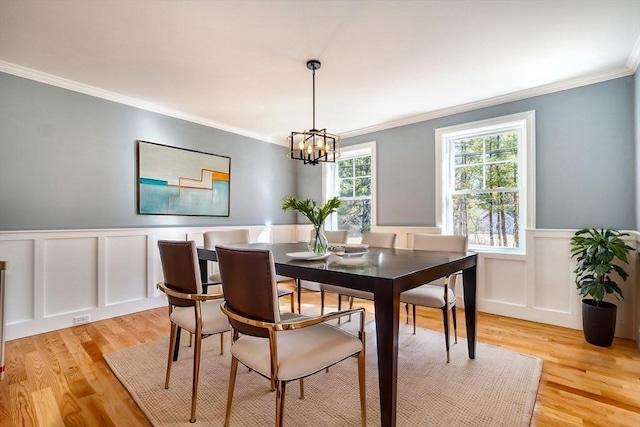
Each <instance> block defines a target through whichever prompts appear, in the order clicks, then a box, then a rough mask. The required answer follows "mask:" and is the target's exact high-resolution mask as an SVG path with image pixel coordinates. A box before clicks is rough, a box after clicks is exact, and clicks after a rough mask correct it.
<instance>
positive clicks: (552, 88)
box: [340, 39, 640, 139]
mask: <svg viewBox="0 0 640 427" xmlns="http://www.w3.org/2000/svg"><path fill="white" fill-rule="evenodd" d="M639 40H640V39H639ZM639 46H640V45H639V44H636V48H638V47H639ZM638 50H640V49H636V50H635V51H638ZM637 53H638V56H640V52H637ZM636 68H637V64H636ZM634 72H635V68H633V69H631V68H627V67H620V68H618V69H614V70H609V71H605V72H601V73H595V74H590V75H587V76H582V77H578V78H575V79H570V80H564V81H562V82H556V83H550V84H547V85H544V86H538V87H535V88H531V89H526V90H521V91H518V92H512V93H509V94H506V95H501V96H496V97H493V98H488V99H484V100H482V101H477V102H470V103H468V104H462V105H457V106H454V107H447V108H443V109H440V110H435V111H430V112H428V113H424V114H419V115H416V116H411V117H405V118H403V119H399V120H394V121H391V122H386V123H381V124H378V125H374V126H369V127H365V128H361V129H356V130H352V131H348V132H342V133H341V134H340V137H341V138H342V139H346V138H351V137H354V136H359V135H365V134H368V133H372V132H379V131H382V130H387V129H392V128H396V127H399V126H405V125H410V124H414V123H419V122H424V121H427V120H433V119H438V118H440V117H446V116H452V115H454V114H460V113H466V112H468V111H473V110H479V109H481V108H487V107H494V106H496V105H501V104H506V103H508V102H514V101H520V100H523V99H527V98H533V97H535V96H540V95H548V94H550V93H554V92H561V91H563V90H567V89H574V88H577V87H581V86H588V85H591V84H595V83H601V82H605V81H607V80H613V79H617V78H621V77H626V76H630V75H632V74H634Z"/></svg>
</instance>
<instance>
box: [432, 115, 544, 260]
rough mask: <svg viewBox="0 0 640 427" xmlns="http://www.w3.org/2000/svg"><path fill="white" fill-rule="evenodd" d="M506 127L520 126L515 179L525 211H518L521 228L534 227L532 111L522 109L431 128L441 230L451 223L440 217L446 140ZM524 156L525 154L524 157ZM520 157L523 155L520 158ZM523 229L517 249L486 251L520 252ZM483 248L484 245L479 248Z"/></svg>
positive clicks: (444, 205)
mask: <svg viewBox="0 0 640 427" xmlns="http://www.w3.org/2000/svg"><path fill="white" fill-rule="evenodd" d="M508 127H518V128H522V129H524V132H523V133H524V134H520V135H519V137H518V138H519V144H518V147H519V148H518V166H519V167H518V173H519V175H520V177H519V181H520V182H522V180H524V183H525V187H521V192H522V193H524V194H523V195H522V196H524V197H521V200H522V201H525V203H526V205H525V208H526V209H525V210H521V213H522V216H523V217H524V218H523V219H524V221H522V225H523V226H524V228H525V229H531V228H535V224H536V218H535V212H536V209H535V200H536V198H535V194H536V193H535V191H536V187H535V181H536V179H535V171H536V159H535V153H536V147H535V139H536V138H535V128H536V125H535V111H525V112H522V113H516V114H510V115H507V116H501V117H494V118H491V119H486V120H479V121H476V122H470V123H462V124H459V125H454V126H448V127H444V128H438V129H436V131H435V151H436V154H435V155H436V157H435V160H436V161H435V164H436V167H435V170H436V179H435V183H436V188H435V190H436V191H435V193H436V226H437V227H440V228H442V229H443V230H444V232H445V233H448V232H450V226H451V224H447V222H446V219H445V218H444V216H443V212H444V211H445V210H447V211H448V210H449V207H448V206H447V203H448V200H447V198H446V194H445V192H444V191H443V188H444V185H445V184H446V183H448V182H449V181H450V179H451V178H450V153H449V144H448V143H447V141H449V140H451V139H457V138H464V137H467V136H470V135H477V134H479V133H487V132H491V131H495V130H500V129H503V128H508ZM524 156H526V157H524ZM523 157H524V158H523ZM524 233H525V230H524V229H523V230H521V239H520V248H518V249H517V250H515V249H509V248H486V249H487V250H490V251H494V250H495V251H498V252H523V251H525V248H526V240H525V239H524V236H525V234H524ZM483 249H485V248H483Z"/></svg>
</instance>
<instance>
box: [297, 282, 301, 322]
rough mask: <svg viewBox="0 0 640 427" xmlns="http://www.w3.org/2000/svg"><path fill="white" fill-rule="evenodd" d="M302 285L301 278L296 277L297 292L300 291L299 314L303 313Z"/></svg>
mask: <svg viewBox="0 0 640 427" xmlns="http://www.w3.org/2000/svg"><path fill="white" fill-rule="evenodd" d="M301 290H302V286H301V285H300V279H296V292H297V293H298V314H302V297H301V292H300V291H301Z"/></svg>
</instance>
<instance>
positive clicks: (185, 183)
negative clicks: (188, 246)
mask: <svg viewBox="0 0 640 427" xmlns="http://www.w3.org/2000/svg"><path fill="white" fill-rule="evenodd" d="M137 144H138V147H137V193H138V197H137V199H138V200H137V211H138V214H141V215H186V216H217V217H228V216H229V207H230V189H231V158H230V157H228V156H221V155H218V154H210V153H204V152H201V151H196V150H190V149H186V148H179V147H172V146H169V145H163V144H158V143H155V142H149V141H142V140H138V141H137Z"/></svg>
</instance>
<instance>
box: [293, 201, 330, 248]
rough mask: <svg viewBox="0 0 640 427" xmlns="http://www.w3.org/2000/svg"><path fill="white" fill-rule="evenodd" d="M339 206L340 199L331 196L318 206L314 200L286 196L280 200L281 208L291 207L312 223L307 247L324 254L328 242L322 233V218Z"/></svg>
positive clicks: (325, 217)
mask: <svg viewBox="0 0 640 427" xmlns="http://www.w3.org/2000/svg"><path fill="white" fill-rule="evenodd" d="M338 207H340V199H338V198H337V197H333V198H332V199H330V200H329V201H328V202H327V203H326V204H325V205H324V206H318V204H317V203H316V202H315V200H311V199H306V200H296V199H295V198H293V197H291V196H287V197H285V198H284V200H283V201H282V210H284V211H286V210H287V209H293V210H296V211H298V212H300V213H301V214H302V215H304V216H306V217H307V219H308V220H309V221H311V223H312V224H313V233H311V240H309V244H308V248H309V250H310V251H311V252H315V253H317V254H320V255H321V254H324V253H326V252H327V249H328V247H329V243H328V242H327V238H326V237H325V235H324V233H323V228H322V226H323V224H324V220H325V219H327V217H328V216H329V215H331V214H332V213H333V212H335V211H336V210H337V209H338Z"/></svg>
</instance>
